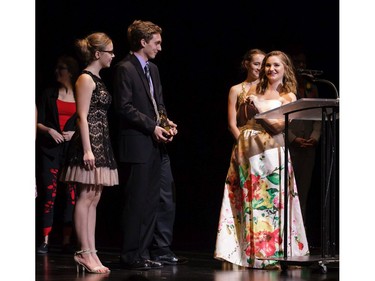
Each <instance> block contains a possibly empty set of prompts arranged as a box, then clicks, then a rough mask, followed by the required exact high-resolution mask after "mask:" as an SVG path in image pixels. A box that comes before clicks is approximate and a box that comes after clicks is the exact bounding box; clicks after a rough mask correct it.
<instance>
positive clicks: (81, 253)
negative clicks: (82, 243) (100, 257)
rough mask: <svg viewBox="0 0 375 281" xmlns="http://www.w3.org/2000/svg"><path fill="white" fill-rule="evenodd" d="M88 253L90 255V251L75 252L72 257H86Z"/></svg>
mask: <svg viewBox="0 0 375 281" xmlns="http://www.w3.org/2000/svg"><path fill="white" fill-rule="evenodd" d="M90 253H91V251H90V249H86V250H80V251H77V252H75V253H74V255H88V254H90Z"/></svg>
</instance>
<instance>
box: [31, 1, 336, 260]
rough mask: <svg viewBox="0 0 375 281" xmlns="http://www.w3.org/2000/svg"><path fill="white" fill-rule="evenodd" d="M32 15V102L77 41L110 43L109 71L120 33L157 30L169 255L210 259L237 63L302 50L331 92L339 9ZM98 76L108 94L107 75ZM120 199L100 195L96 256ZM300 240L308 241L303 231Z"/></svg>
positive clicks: (282, 6)
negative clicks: (165, 128) (104, 38)
mask: <svg viewBox="0 0 375 281" xmlns="http://www.w3.org/2000/svg"><path fill="white" fill-rule="evenodd" d="M35 8H36V9H35V12H36V14H35V19H36V22H35V24H36V25H35V27H36V38H35V39H36V40H35V44H36V46H35V47H36V48H35V49H36V54H35V63H36V64H35V65H36V66H35V67H36V69H35V70H36V71H35V73H36V83H35V85H36V98H38V97H39V95H40V94H41V92H42V90H43V89H44V88H46V87H47V86H49V85H50V84H52V82H53V81H54V67H55V63H56V58H57V57H58V56H59V55H60V54H63V53H68V54H72V55H75V51H74V48H73V43H74V40H75V39H77V38H83V37H85V36H86V35H88V34H89V33H91V32H96V31H102V32H106V33H107V34H108V35H109V36H110V37H111V38H112V40H113V43H114V49H115V55H116V57H115V58H114V61H113V65H114V64H115V63H116V62H117V61H118V60H120V59H122V58H123V56H125V54H126V53H127V52H128V51H129V49H128V46H127V42H126V28H127V26H128V25H129V24H130V23H131V22H133V20H135V19H141V20H150V21H152V22H154V23H156V24H158V25H159V26H161V27H162V28H163V34H162V39H163V44H162V52H161V53H159V54H158V55H157V57H156V59H155V60H154V62H155V63H156V64H157V65H158V66H159V70H160V74H161V79H162V83H163V89H164V100H165V103H166V106H167V109H168V114H169V118H170V119H171V120H173V121H174V122H175V123H177V124H178V129H179V134H178V136H177V137H176V138H175V139H174V141H173V143H171V144H169V145H168V146H169V154H170V157H171V162H172V170H173V173H174V177H175V182H176V188H177V217H176V223H175V237H174V249H175V250H181V251H182V250H198V251H208V252H212V253H213V250H214V246H215V239H216V229H217V223H218V218H219V212H220V207H221V199H222V195H223V190H224V180H225V176H226V173H227V169H228V165H229V158H230V153H231V148H232V143H233V140H232V137H231V135H230V134H229V131H228V129H227V95H228V91H229V88H230V86H232V85H234V84H237V83H239V82H241V81H243V80H244V78H245V77H244V74H243V73H241V72H240V62H241V59H242V56H243V54H244V53H245V52H246V51H247V50H248V49H250V48H261V49H263V50H265V51H266V52H269V51H271V50H276V49H278V50H282V51H285V52H287V53H292V52H294V50H296V49H301V50H303V51H304V52H305V53H306V55H307V57H308V68H310V69H318V70H323V71H324V74H323V76H322V78H324V79H327V80H329V81H331V82H332V83H334V85H335V86H336V87H337V89H338V88H339V1H338V0H333V1H323V0H315V1H250V0H248V1H223V2H220V1H213V2H206V1H195V0H194V1H144V0H137V1H134V0H133V1H113V0H106V1H77V0H76V1H70V0H54V1H41V0H37V1H36V6H35ZM101 74H102V77H103V79H104V81H105V82H106V85H107V86H108V88H109V89H110V90H111V87H112V85H111V84H112V69H104V70H102V72H101ZM320 89H321V91H320V94H321V97H325V98H332V97H334V92H333V91H332V89H330V88H329V87H325V86H324V85H321V88H320ZM338 91H339V89H338ZM317 170H319V167H318V168H317ZM315 174H316V172H315ZM317 182H319V181H318V180H317ZM119 192H120V189H119V188H118V187H113V188H107V189H106V190H105V191H104V193H103V197H102V200H101V202H100V205H99V207H98V225H97V231H98V234H97V244H98V248H100V247H118V246H119V225H118V222H119V202H118V198H119V196H118V195H119ZM314 192H315V193H316V194H318V191H316V189H315V191H314ZM313 197H314V196H313ZM314 211H316V208H315V210H314ZM57 215H58V214H57ZM36 222H37V224H38V222H39V220H38V218H37V220H36ZM58 222H59V221H58V219H56V224H58ZM56 229H58V227H57V228H56ZM57 232H58V231H55V234H54V235H56V238H54V237H53V236H52V234H51V236H52V237H51V239H52V241H53V239H56V241H57V240H58V239H59V238H58V234H57ZM309 233H311V234H309ZM316 233H319V231H316ZM308 234H309V235H310V236H314V235H316V234H315V232H311V230H310V232H308ZM36 237H37V239H39V238H40V236H39V234H38V233H37V236H36ZM310 240H311V241H316V238H315V237H311V239H310ZM38 242H40V241H38ZM38 242H37V243H38ZM313 243H314V242H313Z"/></svg>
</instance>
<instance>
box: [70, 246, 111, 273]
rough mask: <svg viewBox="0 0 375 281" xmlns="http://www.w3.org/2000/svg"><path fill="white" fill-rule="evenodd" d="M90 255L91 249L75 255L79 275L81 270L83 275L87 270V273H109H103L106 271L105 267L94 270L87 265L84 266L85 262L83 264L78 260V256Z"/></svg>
mask: <svg viewBox="0 0 375 281" xmlns="http://www.w3.org/2000/svg"><path fill="white" fill-rule="evenodd" d="M89 254H91V251H90V249H87V250H81V251H77V252H75V253H74V261H75V263H76V267H77V273H79V271H80V270H79V269H80V268H82V272H83V273H85V270H87V272H89V273H97V274H105V273H108V271H105V272H101V270H103V269H104V267H103V265H99V266H95V267H94V268H89V267H88V266H87V265H86V264H84V263H83V262H81V261H80V260H79V259H78V255H89Z"/></svg>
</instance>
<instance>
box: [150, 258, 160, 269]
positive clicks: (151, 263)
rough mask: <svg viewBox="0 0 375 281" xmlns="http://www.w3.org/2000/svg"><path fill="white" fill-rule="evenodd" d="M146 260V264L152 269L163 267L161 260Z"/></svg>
mask: <svg viewBox="0 0 375 281" xmlns="http://www.w3.org/2000/svg"><path fill="white" fill-rule="evenodd" d="M146 262H148V264H149V265H150V267H151V268H152V269H156V268H162V267H163V263H161V262H157V261H152V260H146Z"/></svg>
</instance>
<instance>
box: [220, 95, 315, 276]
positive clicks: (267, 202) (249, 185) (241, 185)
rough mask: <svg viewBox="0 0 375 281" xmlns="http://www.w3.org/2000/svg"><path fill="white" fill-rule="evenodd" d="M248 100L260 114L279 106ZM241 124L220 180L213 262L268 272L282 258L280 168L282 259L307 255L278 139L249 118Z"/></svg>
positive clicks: (274, 102)
mask: <svg viewBox="0 0 375 281" xmlns="http://www.w3.org/2000/svg"><path fill="white" fill-rule="evenodd" d="M251 98H252V100H253V101H254V104H255V106H256V107H257V108H258V110H259V111H260V112H263V111H266V110H270V109H272V108H275V107H278V106H280V105H281V101H279V100H258V99H257V97H256V96H253V95H252V96H251ZM238 100H239V102H240V103H241V102H244V98H241V99H240V98H239V99H238ZM243 124H245V125H244V126H242V127H240V132H241V133H240V136H239V138H238V142H237V144H236V145H234V148H233V151H232V155H231V159H230V166H229V169H228V173H227V177H226V180H225V185H224V195H223V200H222V206H221V211H220V217H219V225H218V232H217V238H216V247H215V252H214V258H215V259H218V260H222V261H228V262H230V263H232V264H236V265H239V266H244V267H250V268H264V269H267V268H273V267H274V266H277V265H278V263H279V262H278V261H275V260H272V258H282V257H284V250H285V249H284V243H283V238H284V233H283V230H284V211H285V209H284V202H283V201H284V188H285V187H284V169H285V167H287V168H288V169H289V173H288V176H289V190H288V195H289V202H288V214H289V216H288V218H289V220H288V228H289V231H288V249H287V256H305V255H309V248H308V243H307V238H306V232H305V228H304V223H303V219H302V214H301V208H300V203H299V198H298V194H297V187H296V184H295V178H294V173H293V169H292V165H291V162H290V161H289V162H288V163H287V165H285V163H284V137H283V134H279V135H274V136H271V135H269V134H268V133H267V132H266V131H265V129H264V128H263V127H262V126H261V125H260V124H258V123H256V120H255V119H254V118H251V119H250V120H247V121H246V122H243ZM289 158H290V157H289ZM267 258H270V259H267Z"/></svg>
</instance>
